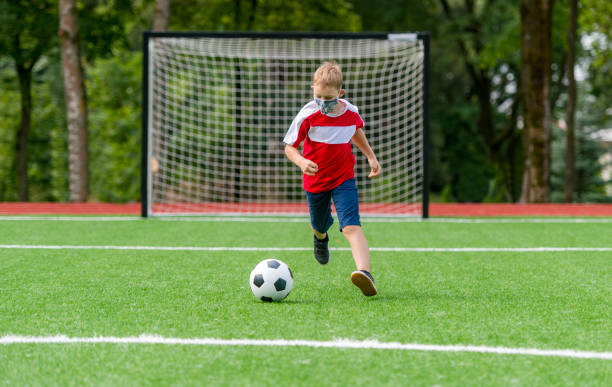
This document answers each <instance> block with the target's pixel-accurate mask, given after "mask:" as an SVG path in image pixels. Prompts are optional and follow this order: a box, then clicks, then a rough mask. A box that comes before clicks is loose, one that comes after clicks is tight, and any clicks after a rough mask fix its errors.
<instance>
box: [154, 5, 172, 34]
mask: <svg viewBox="0 0 612 387" xmlns="http://www.w3.org/2000/svg"><path fill="white" fill-rule="evenodd" d="M169 23H170V0H156V1H155V19H154V20H153V30H154V31H167V30H168V25H169Z"/></svg>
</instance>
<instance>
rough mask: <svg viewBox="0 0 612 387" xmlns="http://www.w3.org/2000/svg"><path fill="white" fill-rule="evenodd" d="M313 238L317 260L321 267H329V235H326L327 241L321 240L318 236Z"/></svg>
mask: <svg viewBox="0 0 612 387" xmlns="http://www.w3.org/2000/svg"><path fill="white" fill-rule="evenodd" d="M313 236H314V256H315V259H316V260H317V262H319V263H320V264H321V265H327V262H329V249H328V248H327V242H329V235H327V234H325V239H319V238H317V236H316V235H313Z"/></svg>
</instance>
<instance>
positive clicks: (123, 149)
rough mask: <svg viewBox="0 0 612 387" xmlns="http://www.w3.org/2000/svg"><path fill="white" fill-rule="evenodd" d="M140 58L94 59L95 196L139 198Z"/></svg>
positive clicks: (90, 88)
mask: <svg viewBox="0 0 612 387" xmlns="http://www.w3.org/2000/svg"><path fill="white" fill-rule="evenodd" d="M141 68H142V58H141V54H140V53H138V52H136V53H134V52H122V53H121V54H120V55H117V56H113V57H110V58H107V59H96V60H95V61H94V63H93V65H92V66H91V68H90V69H89V71H88V73H87V81H86V89H87V97H88V103H89V136H90V137H89V141H90V161H91V162H90V175H91V183H90V184H91V187H90V188H91V195H92V199H93V200H101V201H109V202H126V201H134V200H137V199H138V198H139V196H140V145H141V143H140V139H141V129H140V128H141V123H140V122H141V121H140V120H141V71H142V70H141Z"/></svg>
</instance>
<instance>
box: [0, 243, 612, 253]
mask: <svg viewBox="0 0 612 387" xmlns="http://www.w3.org/2000/svg"><path fill="white" fill-rule="evenodd" d="M0 249H24V250H29V249H32V250H137V251H138V250H149V251H151V250H152V251H311V250H312V247H230V246H201V247H198V246H74V245H0ZM329 249H330V250H331V251H351V249H350V248H349V247H330V248H329ZM370 251H382V252H417V253H418V252H423V253H436V252H441V253H445V252H455V253H478V252H516V253H539V252H575V251H578V252H586V251H594V252H607V251H612V247H370Z"/></svg>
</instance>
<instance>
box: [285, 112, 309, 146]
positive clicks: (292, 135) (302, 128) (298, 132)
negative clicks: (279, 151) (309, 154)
mask: <svg viewBox="0 0 612 387" xmlns="http://www.w3.org/2000/svg"><path fill="white" fill-rule="evenodd" d="M305 110H306V109H302V110H301V111H300V112H299V113H298V115H297V116H295V118H294V119H293V122H291V125H290V126H289V130H287V134H285V138H284V139H283V142H284V143H285V144H288V145H291V146H293V147H295V148H297V147H299V146H300V144H301V143H302V141H304V139H305V138H306V135H307V134H308V129H310V125H309V121H308V119H307V118H308V116H309V112H308V111H305Z"/></svg>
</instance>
